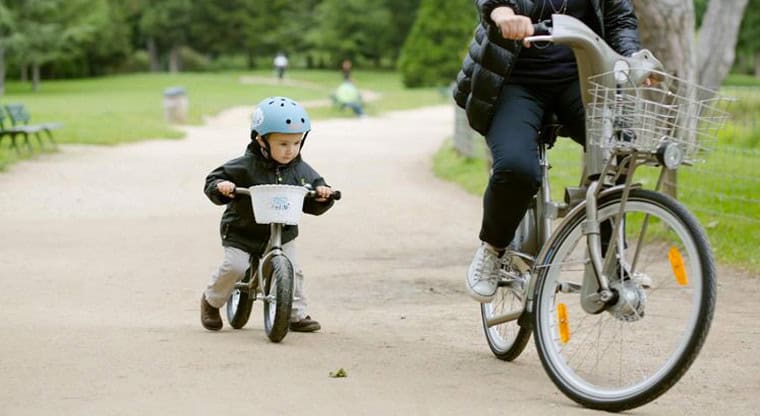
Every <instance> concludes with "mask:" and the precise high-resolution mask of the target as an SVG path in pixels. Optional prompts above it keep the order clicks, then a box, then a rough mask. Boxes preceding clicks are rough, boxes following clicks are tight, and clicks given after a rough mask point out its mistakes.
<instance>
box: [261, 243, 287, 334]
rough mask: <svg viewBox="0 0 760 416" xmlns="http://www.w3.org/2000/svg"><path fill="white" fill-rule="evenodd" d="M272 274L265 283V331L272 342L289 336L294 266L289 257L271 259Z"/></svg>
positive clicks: (281, 256) (277, 256)
mask: <svg viewBox="0 0 760 416" xmlns="http://www.w3.org/2000/svg"><path fill="white" fill-rule="evenodd" d="M269 270H270V273H269V275H268V276H267V278H266V280H265V283H264V295H265V297H264V331H266V333H267V336H268V337H269V339H270V340H271V341H272V342H280V341H282V339H283V338H285V335H287V334H288V326H289V325H290V311H291V309H292V306H293V265H292V264H291V263H290V260H288V258H287V257H285V256H283V255H275V256H272V258H271V259H270V267H269Z"/></svg>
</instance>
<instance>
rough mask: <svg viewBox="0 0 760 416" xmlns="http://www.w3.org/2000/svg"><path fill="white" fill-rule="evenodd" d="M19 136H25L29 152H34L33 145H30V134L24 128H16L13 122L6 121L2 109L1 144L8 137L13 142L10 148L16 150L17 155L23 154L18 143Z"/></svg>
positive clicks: (0, 117) (0, 115)
mask: <svg viewBox="0 0 760 416" xmlns="http://www.w3.org/2000/svg"><path fill="white" fill-rule="evenodd" d="M17 136H23V137H24V141H25V142H26V147H27V149H29V151H30V152H31V151H32V145H31V143H29V132H28V131H27V129H25V128H23V127H16V126H14V125H13V122H12V121H11V120H8V121H6V115H5V111H3V109H2V108H0V144H1V143H2V140H3V138H5V137H8V138H9V139H10V140H11V143H10V147H12V148H13V149H14V150H16V153H17V154H18V153H21V152H20V149H19V146H18V143H17V142H16V137H17Z"/></svg>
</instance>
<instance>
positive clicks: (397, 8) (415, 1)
mask: <svg viewBox="0 0 760 416" xmlns="http://www.w3.org/2000/svg"><path fill="white" fill-rule="evenodd" d="M385 7H386V8H387V9H388V10H391V11H393V25H394V30H392V31H391V33H390V39H389V45H388V46H389V47H390V49H389V50H388V51H387V55H388V56H389V57H390V58H391V60H392V61H393V62H396V60H397V59H398V56H399V54H400V52H401V47H402V46H403V45H404V42H405V41H406V38H407V37H408V36H409V31H410V30H411V29H412V25H413V24H414V21H415V20H416V18H417V10H419V8H420V0H385Z"/></svg>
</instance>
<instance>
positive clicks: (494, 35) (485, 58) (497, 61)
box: [454, 0, 641, 135]
mask: <svg viewBox="0 0 760 416" xmlns="http://www.w3.org/2000/svg"><path fill="white" fill-rule="evenodd" d="M589 1H590V2H591V6H592V7H593V9H594V12H595V15H596V17H597V19H598V20H599V25H598V26H599V27H600V28H601V31H602V33H600V34H599V35H601V36H602V37H603V38H604V39H605V40H606V41H607V43H608V44H609V45H610V46H611V47H612V48H613V49H615V50H616V51H617V52H618V53H620V54H622V55H626V56H627V55H630V54H632V53H634V52H636V51H638V50H639V49H641V47H640V44H639V32H638V20H637V19H636V15H635V14H634V10H633V5H632V4H631V1H630V0H589ZM475 4H476V5H477V7H478V10H479V11H480V24H479V25H478V27H477V28H476V30H475V36H474V38H473V40H472V42H471V43H470V47H469V50H468V54H467V56H466V57H465V58H464V63H463V65H462V70H461V71H459V75H458V76H457V81H456V87H455V88H454V100H455V101H456V103H457V105H459V106H460V107H462V108H464V109H465V111H466V112H467V119H468V120H469V122H470V126H471V127H472V128H473V129H475V131H477V132H479V133H480V134H483V135H485V134H486V133H487V132H488V128H489V126H490V125H491V120H492V119H493V115H494V112H495V106H496V101H497V100H498V98H499V94H500V93H501V87H502V86H503V85H504V83H505V81H506V80H507V79H508V78H509V74H510V72H511V70H512V66H513V63H514V60H515V58H516V57H517V56H518V54H519V53H520V48H521V47H522V43H521V42H520V41H514V40H508V39H504V38H503V37H502V36H501V33H500V32H499V29H498V27H496V25H495V24H494V23H493V21H492V20H491V12H492V11H493V9H495V8H496V7H499V6H509V7H511V8H512V9H513V10H514V11H515V13H517V14H522V15H526V16H531V15H532V14H533V12H534V9H535V7H534V6H535V0H475Z"/></svg>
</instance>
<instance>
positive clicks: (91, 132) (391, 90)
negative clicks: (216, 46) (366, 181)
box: [0, 70, 446, 170]
mask: <svg viewBox="0 0 760 416" xmlns="http://www.w3.org/2000/svg"><path fill="white" fill-rule="evenodd" d="M353 76H354V79H355V80H356V82H357V85H358V86H359V87H360V88H362V89H369V90H372V91H374V92H376V93H377V94H379V97H380V98H379V100H378V101H375V102H372V103H369V104H368V112H369V113H370V114H379V113H381V112H384V111H390V110H400V109H407V108H415V107H421V106H426V105H433V104H440V103H442V102H446V101H444V100H443V99H442V97H441V96H440V94H439V93H438V91H437V90H436V89H434V88H429V89H416V90H407V89H405V88H404V87H403V85H402V83H401V79H400V76H399V75H398V73H396V72H391V71H355V72H354V74H353ZM245 77H254V79H253V82H241V80H242V79H244V78H245ZM257 79H258V80H263V81H265V82H261V83H258V82H257V81H256V80H257ZM341 79H342V78H341V74H340V73H339V72H337V71H326V70H294V71H289V72H288V73H287V80H288V81H289V82H285V83H283V84H282V85H280V84H278V83H276V82H272V81H274V79H273V74H272V72H271V71H269V70H258V71H251V72H219V73H180V74H165V73H161V74H147V73H142V74H130V75H118V76H108V77H101V78H90V79H78V80H45V81H43V82H42V84H41V88H40V90H39V91H38V92H36V93H35V92H32V91H31V88H30V87H29V84H26V83H20V82H14V81H11V82H8V83H7V84H6V94H5V95H4V96H2V97H0V104H3V105H4V104H7V103H23V104H24V105H26V107H27V109H28V110H29V112H30V114H31V117H32V122H35V121H36V122H47V121H58V122H61V123H63V125H64V127H63V128H61V129H59V130H56V131H55V132H54V136H55V139H56V140H57V141H58V142H59V143H78V144H98V145H113V144H118V143H125V142H134V141H140V140H146V139H153V138H181V137H182V136H183V133H182V132H181V131H180V130H178V129H175V128H173V127H172V126H171V125H169V124H168V123H167V122H166V121H165V120H164V114H163V91H164V89H166V88H168V87H173V86H182V87H184V88H185V90H186V91H187V97H188V100H189V112H188V118H189V120H188V122H189V123H190V124H199V123H201V122H202V120H203V116H204V115H214V114H217V113H218V112H220V111H221V110H223V109H225V108H228V107H232V106H241V105H244V106H251V108H253V106H254V105H255V104H256V103H257V102H258V101H259V100H261V99H263V98H265V97H267V96H271V95H286V96H289V97H292V98H293V99H295V100H299V101H307V100H328V99H329V94H330V93H331V92H332V91H333V90H334V89H335V88H336V87H337V86H338V84H339V83H340V81H341ZM309 112H310V114H311V115H312V117H313V118H315V119H319V118H329V117H349V116H352V115H351V114H350V112H349V111H339V110H338V109H336V108H333V107H331V106H326V107H319V108H314V109H310V110H309ZM22 157H25V156H23V155H22ZM17 158H18V156H17V155H16V154H15V153H14V152H12V151H9V149H8V141H7V139H6V140H5V141H4V143H2V146H0V170H2V169H3V168H4V167H5V166H7V165H8V164H10V163H13V162H14V161H15V160H17Z"/></svg>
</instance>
